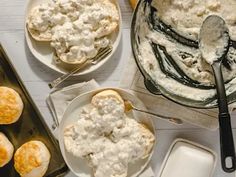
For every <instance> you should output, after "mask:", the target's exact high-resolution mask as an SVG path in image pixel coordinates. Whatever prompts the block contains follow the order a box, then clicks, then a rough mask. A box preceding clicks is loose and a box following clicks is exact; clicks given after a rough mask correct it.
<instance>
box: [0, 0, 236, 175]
mask: <svg viewBox="0 0 236 177" xmlns="http://www.w3.org/2000/svg"><path fill="white" fill-rule="evenodd" d="M26 2H27V1H26V0H1V1H0V41H1V43H2V44H3V45H4V47H5V48H6V50H7V53H8V54H9V56H10V58H11V60H12V62H13V63H14V65H15V67H16V69H17V71H18V73H19V74H20V76H21V78H22V79H23V81H24V84H25V85H26V87H27V89H28V90H29V92H30V94H31V96H32V97H33V100H34V101H35V103H36V105H37V106H38V108H39V109H40V111H41V113H42V114H43V116H44V118H45V120H46V122H47V123H48V126H49V127H50V126H51V125H52V117H51V115H50V112H49V110H48V108H47V105H46V103H45V99H46V97H47V95H48V94H49V92H50V89H49V88H48V86H47V83H48V82H49V81H51V80H53V79H55V78H56V77H58V76H59V74H58V73H56V72H55V71H52V70H51V69H49V68H47V67H46V66H44V65H42V64H41V63H39V62H38V61H37V60H36V59H35V58H34V57H33V56H32V54H31V53H30V52H29V49H28V47H27V45H26V44H25V40H24V31H23V30H24V29H23V28H24V9H25V6H26ZM119 3H120V7H121V10H122V18H123V26H122V28H123V35H122V41H121V43H120V46H119V48H118V50H117V52H116V54H115V56H114V57H113V59H112V60H111V61H110V62H108V63H107V64H106V65H104V67H102V68H101V69H99V70H98V71H96V72H94V73H92V74H91V75H87V76H83V77H80V78H71V79H70V80H69V81H68V82H67V83H66V84H71V83H76V82H80V81H85V80H90V79H92V78H95V79H96V80H97V81H98V82H99V84H100V85H101V86H118V85H119V82H120V79H121V77H122V72H123V69H124V67H125V65H126V62H127V59H128V58H129V57H130V55H131V48H130V36H129V32H130V30H129V29H130V22H131V16H132V10H131V7H130V5H129V2H128V0H120V1H119ZM155 124H156V128H157V129H158V133H157V139H158V145H157V148H156V151H155V153H154V158H153V160H152V163H151V165H152V167H153V169H154V171H155V174H156V175H157V174H158V171H159V169H160V165H161V162H162V160H163V158H164V156H165V153H166V152H167V149H168V147H169V145H170V144H171V142H172V141H173V140H174V139H175V138H176V137H182V138H187V139H189V140H192V141H196V142H198V143H201V144H203V145H206V146H208V147H210V148H212V149H213V150H214V151H216V152H217V154H220V153H219V136H218V131H213V132H211V131H207V130H204V129H200V128H198V127H194V126H191V125H188V124H185V125H183V126H174V125H172V124H169V123H167V122H165V121H159V120H157V121H155ZM233 127H234V128H236V116H235V114H234V115H233ZM234 134H235V136H236V130H235V129H234ZM235 141H236V140H235ZM66 176H67V177H74V175H73V174H72V173H69V174H68V175H66ZM233 176H235V175H234V174H225V173H223V172H222V170H221V167H220V164H219V158H218V164H217V167H216V172H215V175H214V177H233Z"/></svg>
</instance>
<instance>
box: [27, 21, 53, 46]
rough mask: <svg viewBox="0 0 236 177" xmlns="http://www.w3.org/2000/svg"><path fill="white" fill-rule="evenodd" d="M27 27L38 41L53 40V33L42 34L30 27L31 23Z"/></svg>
mask: <svg viewBox="0 0 236 177" xmlns="http://www.w3.org/2000/svg"><path fill="white" fill-rule="evenodd" d="M26 28H27V30H28V32H29V34H30V35H31V37H32V38H33V39H34V40H36V41H40V42H50V41H51V40H52V36H51V35H43V34H40V32H39V31H37V30H36V29H33V28H30V27H29V23H27V24H26Z"/></svg>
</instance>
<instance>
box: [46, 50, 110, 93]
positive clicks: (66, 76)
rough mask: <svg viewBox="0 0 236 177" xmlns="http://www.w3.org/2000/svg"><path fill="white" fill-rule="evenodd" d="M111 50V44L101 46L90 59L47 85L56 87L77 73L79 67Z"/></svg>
mask: <svg viewBox="0 0 236 177" xmlns="http://www.w3.org/2000/svg"><path fill="white" fill-rule="evenodd" d="M111 51H112V46H108V47H106V48H103V49H101V50H100V51H99V53H98V54H97V55H96V56H95V57H94V58H91V59H88V60H86V61H85V62H83V63H82V64H81V65H79V66H78V67H77V68H75V69H73V70H71V71H70V72H68V73H66V74H64V75H62V76H60V77H59V78H57V79H55V80H54V81H52V82H50V83H49V84H48V86H49V87H50V88H51V89H52V88H55V87H57V86H58V85H59V84H61V83H62V82H63V81H65V80H66V79H67V78H69V77H70V76H72V75H73V74H75V73H77V72H78V71H79V70H80V69H82V68H84V67H86V66H88V65H95V64H97V63H98V62H99V61H101V60H102V59H104V58H105V57H106V56H107V55H108V54H109V53H111Z"/></svg>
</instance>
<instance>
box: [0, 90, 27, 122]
mask: <svg viewBox="0 0 236 177" xmlns="http://www.w3.org/2000/svg"><path fill="white" fill-rule="evenodd" d="M23 107H24V105H23V102H22V100H21V97H20V95H19V94H18V93H17V92H16V91H15V90H13V89H11V88H9V87H0V124H12V123H14V122H16V121H17V120H18V119H19V118H20V116H21V113H22V111H23Z"/></svg>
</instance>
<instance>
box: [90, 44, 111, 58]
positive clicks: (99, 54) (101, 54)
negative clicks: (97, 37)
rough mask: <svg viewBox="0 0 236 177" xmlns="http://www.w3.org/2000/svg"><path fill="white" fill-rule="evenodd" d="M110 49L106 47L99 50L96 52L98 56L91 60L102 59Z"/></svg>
mask: <svg viewBox="0 0 236 177" xmlns="http://www.w3.org/2000/svg"><path fill="white" fill-rule="evenodd" d="M111 48H112V47H111V46H108V47H106V48H103V49H101V50H100V51H99V52H98V54H97V55H96V56H95V57H94V58H93V60H97V59H99V58H100V57H102V56H103V55H104V54H105V53H107V52H108V51H110V50H111Z"/></svg>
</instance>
